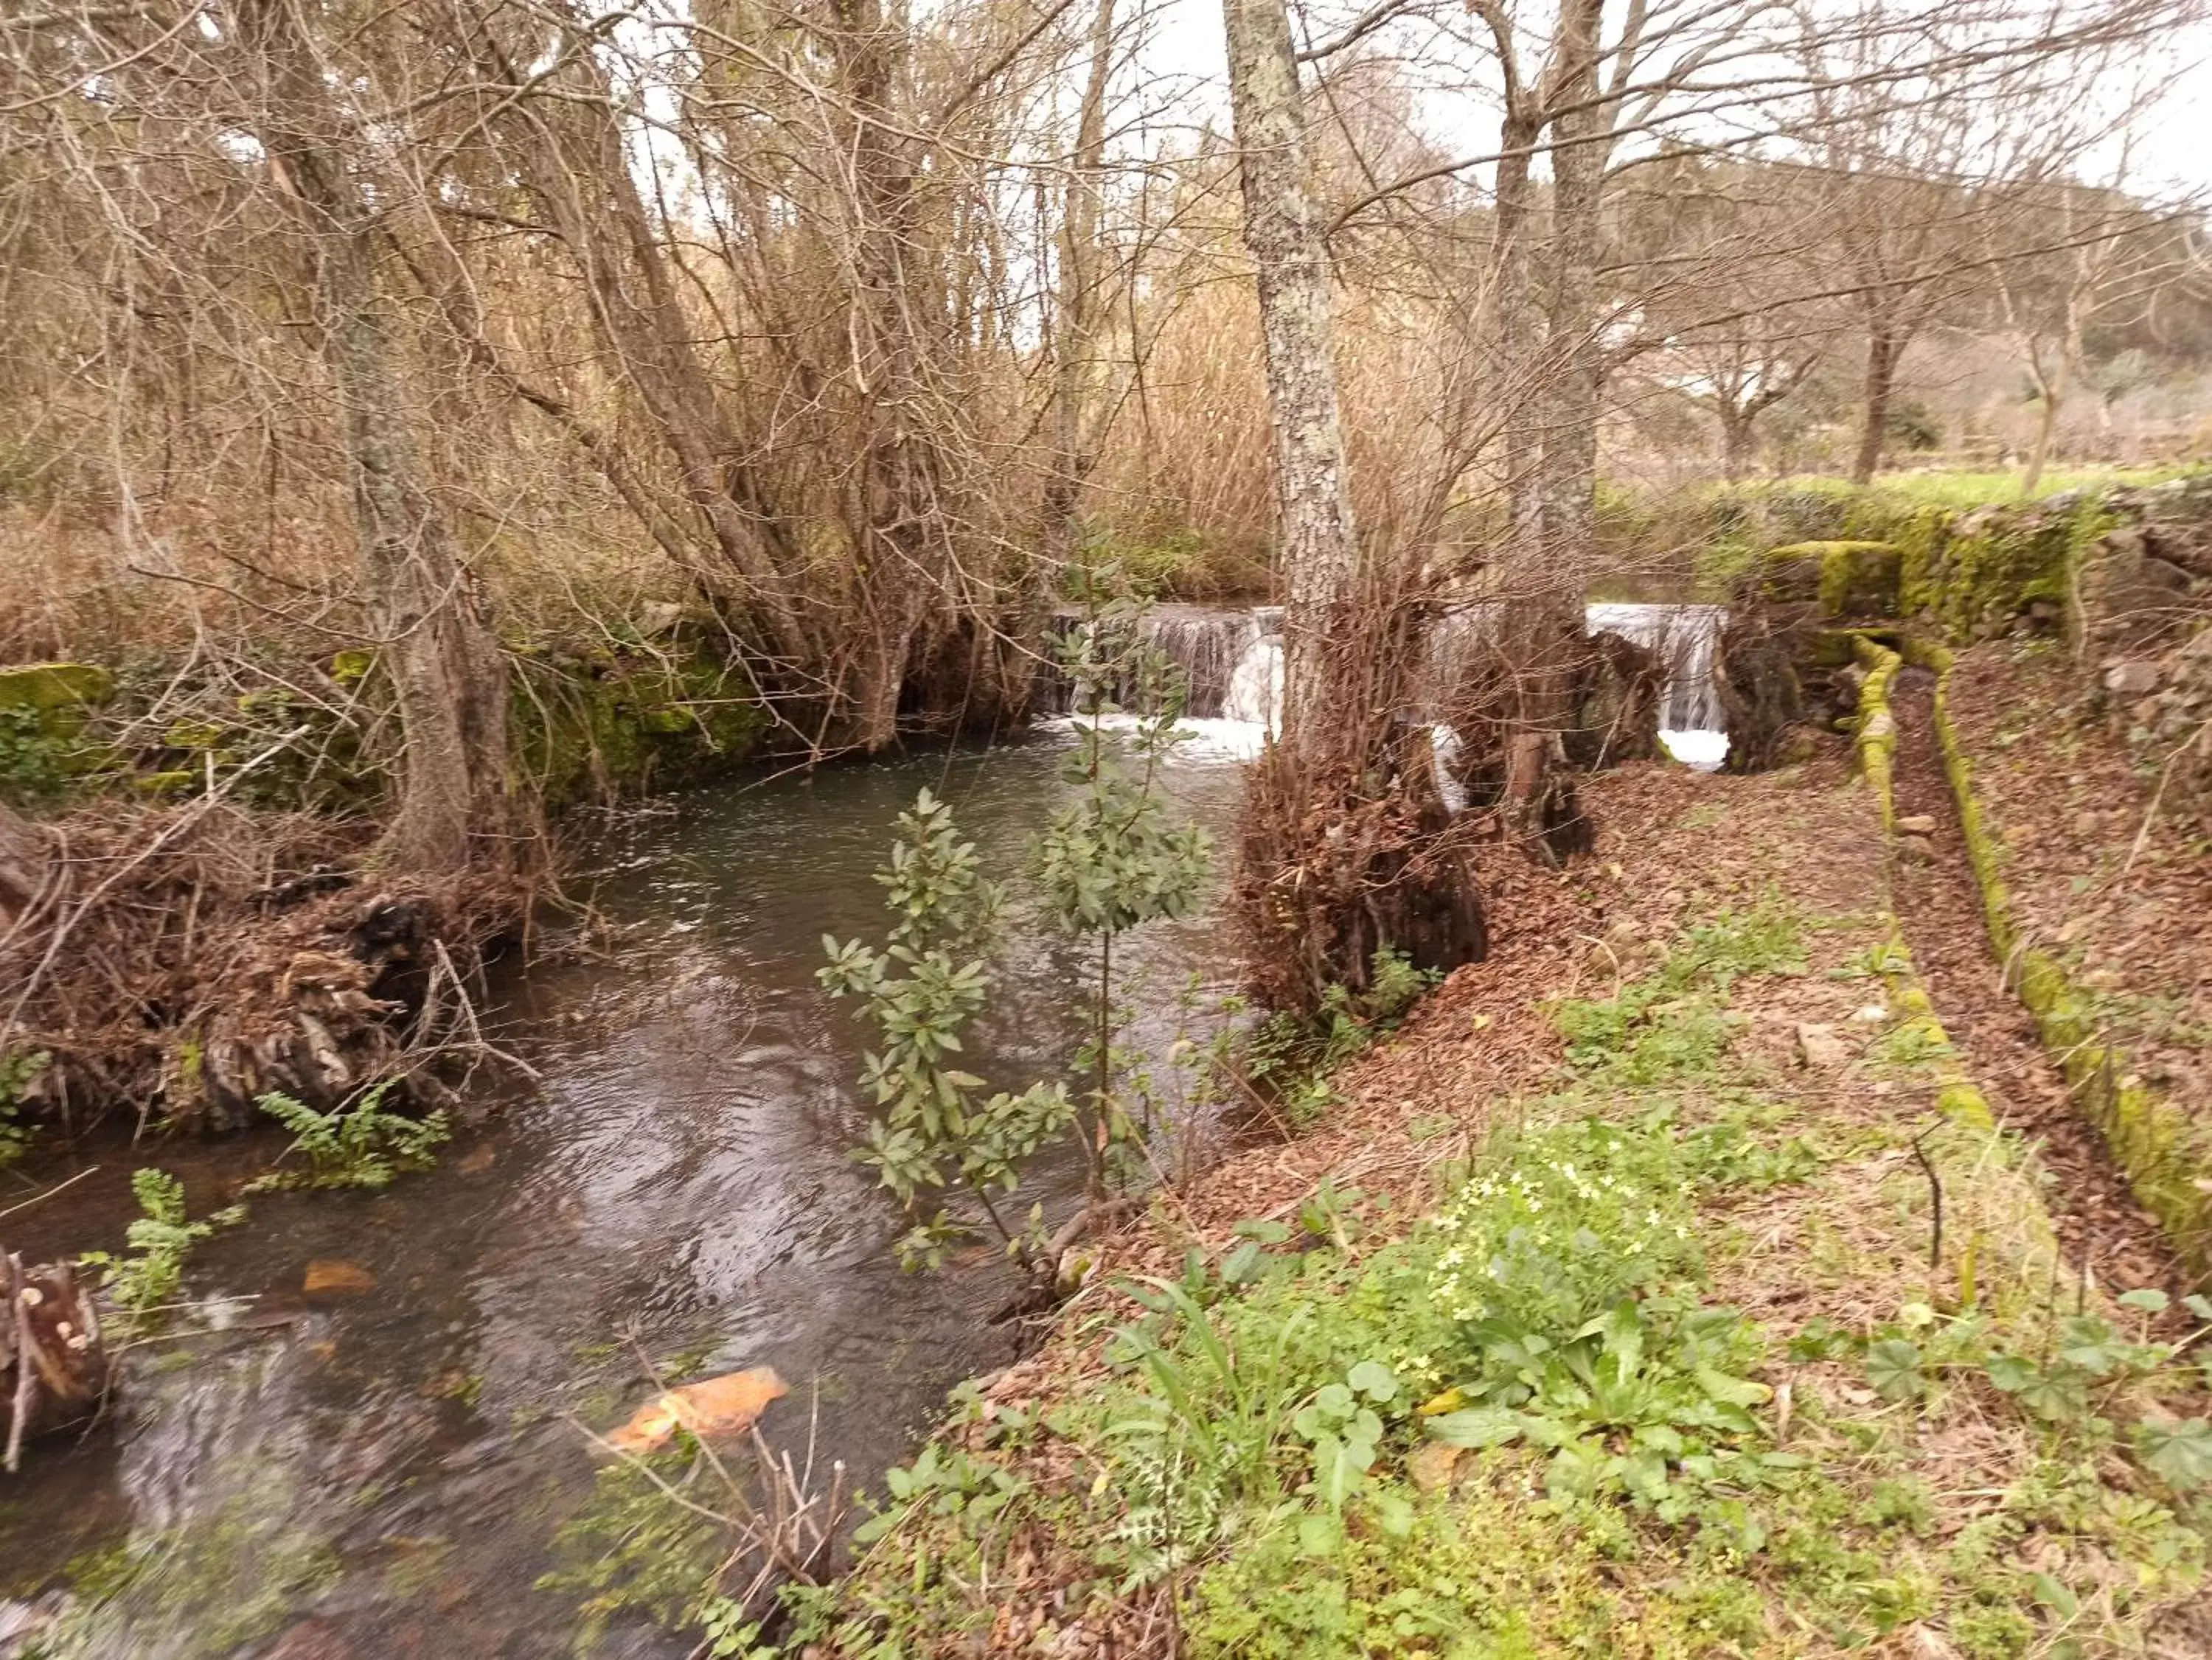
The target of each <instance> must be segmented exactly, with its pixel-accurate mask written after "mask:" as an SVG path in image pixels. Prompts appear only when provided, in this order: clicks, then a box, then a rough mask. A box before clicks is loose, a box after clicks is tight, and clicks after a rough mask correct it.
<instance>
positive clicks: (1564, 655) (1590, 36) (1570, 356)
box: [1499, 0, 1606, 860]
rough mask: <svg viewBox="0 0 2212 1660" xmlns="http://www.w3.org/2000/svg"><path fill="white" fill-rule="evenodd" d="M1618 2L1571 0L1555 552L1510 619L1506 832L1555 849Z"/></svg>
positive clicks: (1556, 363) (1555, 96)
mask: <svg viewBox="0 0 2212 1660" xmlns="http://www.w3.org/2000/svg"><path fill="white" fill-rule="evenodd" d="M1603 15H1604V0H1570V3H1569V4H1567V5H1566V6H1565V7H1564V8H1563V9H1561V12H1560V15H1559V35H1558V38H1557V39H1556V41H1555V42H1554V46H1553V64H1554V68H1555V70H1556V76H1554V77H1552V86H1553V91H1552V94H1551V97H1550V99H1549V100H1547V101H1548V102H1549V104H1550V105H1551V106H1552V107H1553V108H1555V109H1557V111H1558V113H1557V114H1556V115H1555V116H1553V118H1552V122H1551V142H1550V154H1551V160H1552V219H1553V226H1552V239H1551V245H1550V248H1549V250H1548V252H1549V255H1550V258H1549V261H1548V264H1547V288H1546V293H1545V296H1544V300H1545V307H1544V309H1545V341H1546V348H1547V349H1546V353H1545V366H1544V367H1545V373H1544V377H1543V383H1542V397H1541V404H1540V407H1541V410H1542V416H1541V424H1542V434H1541V436H1542V445H1543V448H1542V476H1541V484H1540V486H1539V498H1540V500H1539V504H1538V509H1539V514H1540V521H1541V537H1542V549H1543V553H1542V559H1541V566H1540V567H1539V568H1538V569H1537V570H1535V571H1534V572H1531V573H1528V574H1527V575H1526V576H1523V577H1522V578H1521V579H1520V583H1519V584H1518V585H1517V588H1518V591H1517V592H1516V596H1515V597H1514V599H1513V600H1512V602H1511V604H1510V610H1509V614H1508V618H1507V621H1506V623H1505V627H1506V630H1507V633H1508V637H1509V638H1510V639H1511V641H1512V642H1513V660H1512V664H1511V666H1512V669H1513V681H1512V685H1513V711H1512V715H1511V718H1510V724H1509V727H1508V730H1507V735H1506V739H1505V742H1506V754H1505V756H1504V763H1505V766H1504V791H1503V796H1502V799H1501V801H1500V803H1499V804H1500V809H1501V814H1502V818H1503V822H1504V829H1505V832H1506V833H1507V834H1508V835H1509V836H1511V837H1512V838H1514V839H1516V840H1517V841H1519V842H1520V843H1521V844H1522V846H1523V847H1525V848H1526V849H1527V850H1528V851H1530V852H1531V853H1534V854H1535V855H1536V856H1538V857H1541V858H1545V859H1547V860H1549V859H1553V858H1555V857H1557V856H1558V855H1559V852H1560V851H1563V850H1564V849H1565V848H1567V847H1571V846H1572V845H1574V837H1573V832H1572V831H1571V829H1570V827H1572V826H1576V825H1577V824H1578V822H1579V816H1580V815H1579V811H1578V809H1577V805H1576V801H1575V790H1574V782H1573V779H1572V777H1571V774H1570V773H1569V771H1568V767H1567V754H1566V741H1565V734H1566V729H1567V726H1568V724H1569V723H1570V722H1571V720H1572V719H1573V718H1574V702H1575V686H1576V680H1577V673H1578V670H1579V669H1580V668H1581V665H1582V660H1583V591H1584V588H1585V587H1586V585H1587V571H1588V567H1589V537H1590V520H1591V514H1592V511H1593V508H1594V506H1595V501H1596V496H1597V414H1598V391H1599V386H1600V384H1601V380H1602V379H1603V374H1604V356H1603V349H1602V342H1601V341H1600V340H1599V338H1598V318H1597V257H1598V203H1599V197H1600V193H1601V190H1602V188H1603V185H1604V176H1605V147H1604V144H1603V142H1602V139H1603V136H1604V130H1605V123H1606V117H1605V113H1604V109H1603V106H1601V103H1600V102H1599V100H1598V72H1597V71H1598V30H1599V25H1600V22H1601V19H1602V17H1603Z"/></svg>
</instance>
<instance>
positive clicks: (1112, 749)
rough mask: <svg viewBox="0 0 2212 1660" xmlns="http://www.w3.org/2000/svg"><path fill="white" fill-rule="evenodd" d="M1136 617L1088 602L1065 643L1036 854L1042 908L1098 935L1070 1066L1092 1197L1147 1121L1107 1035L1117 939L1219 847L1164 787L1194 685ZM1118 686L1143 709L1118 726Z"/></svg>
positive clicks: (1185, 887) (1198, 879) (1114, 1023)
mask: <svg viewBox="0 0 2212 1660" xmlns="http://www.w3.org/2000/svg"><path fill="white" fill-rule="evenodd" d="M1139 615H1141V609H1140V608H1139V607H1136V606H1133V605H1132V604H1130V603H1127V601H1123V600H1109V601H1107V602H1105V603H1103V604H1095V605H1094V606H1093V608H1092V612H1091V616H1090V617H1088V618H1087V619H1086V620H1085V621H1083V622H1081V623H1079V624H1078V625H1077V626H1076V627H1074V628H1073V630H1071V631H1070V632H1069V633H1068V634H1067V636H1066V639H1064V640H1063V641H1062V643H1061V647H1060V663H1061V666H1062V667H1063V668H1064V669H1065V670H1066V673H1067V676H1068V678H1069V680H1070V682H1072V683H1073V707H1074V708H1076V709H1077V710H1079V712H1081V714H1082V717H1083V718H1082V719H1081V720H1080V721H1079V723H1078V731H1079V737H1078V741H1077V743H1076V747H1075V750H1074V752H1073V754H1071V755H1070V756H1069V758H1068V760H1067V762H1066V766H1064V767H1063V768H1062V776H1063V777H1064V778H1065V779H1066V781H1067V783H1068V784H1069V785H1071V786H1073V799H1072V800H1071V801H1070V802H1069V803H1068V805H1067V806H1066V807H1065V808H1063V809H1061V810H1060V812H1059V813H1057V814H1055V815H1054V818H1053V821H1052V823H1051V825H1050V827H1048V829H1047V830H1046V831H1045V833H1044V834H1043V835H1042V837H1041V838H1039V840H1038V845H1037V852H1036V863H1037V875H1038V880H1039V886H1040V891H1041V896H1042V903H1043V909H1044V914H1045V917H1046V918H1047V919H1048V921H1050V922H1051V923H1052V924H1054V926H1055V927H1058V928H1060V930H1063V931H1064V932H1066V933H1068V934H1072V935H1074V936H1077V937H1078V938H1081V939H1088V940H1094V941H1096V942H1097V955H1096V958H1095V962H1094V969H1093V972H1094V974H1095V979H1094V982H1093V986H1092V990H1091V1010H1090V1016H1091V1018H1090V1021H1089V1026H1090V1036H1089V1039H1088V1040H1087V1041H1086V1042H1085V1045H1084V1047H1083V1049H1082V1051H1080V1052H1079V1054H1078V1056H1077V1057H1076V1069H1077V1071H1078V1073H1079V1075H1083V1076H1085V1077H1086V1078H1088V1079H1089V1081H1090V1087H1089V1089H1088V1090H1087V1091H1085V1094H1084V1097H1083V1099H1082V1100H1081V1101H1080V1102H1079V1108H1078V1111H1079V1116H1080V1118H1081V1125H1082V1130H1083V1136H1082V1142H1083V1146H1084V1149H1085V1154H1087V1156H1088V1157H1089V1160H1090V1164H1091V1170H1090V1188H1091V1197H1092V1198H1093V1199H1098V1198H1102V1197H1104V1196H1105V1193H1106V1190H1107V1187H1108V1184H1109V1178H1110V1177H1111V1176H1112V1175H1113V1174H1114V1173H1115V1172H1114V1170H1113V1165H1114V1163H1115V1160H1116V1159H1117V1158H1125V1157H1127V1155H1130V1154H1133V1153H1134V1152H1135V1150H1136V1148H1138V1146H1139V1144H1140V1142H1141V1139H1142V1137H1143V1136H1144V1135H1145V1134H1146V1132H1147V1131H1148V1130H1149V1129H1150V1128H1151V1126H1150V1125H1149V1124H1145V1123H1140V1122H1139V1119H1138V1118H1133V1117H1132V1115H1131V1113H1130V1111H1129V1107H1130V1105H1131V1101H1130V1100H1129V1097H1130V1096H1131V1095H1132V1094H1136V1095H1139V1096H1143V1098H1144V1099H1146V1100H1149V1096H1148V1095H1145V1094H1144V1092H1143V1091H1142V1089H1141V1087H1140V1081H1139V1080H1137V1079H1135V1078H1134V1077H1133V1070H1134V1067H1135V1064H1136V1057H1133V1056H1132V1055H1131V1054H1130V1053H1129V1052H1128V1051H1127V1050H1125V1049H1123V1048H1122V1047H1121V1046H1119V1045H1116V1044H1115V1041H1114V1038H1115V1032H1116V1031H1117V1030H1118V1029H1119V1027H1121V1024H1122V1021H1123V1016H1122V1011H1121V1010H1120V1009H1117V1008H1116V1007H1115V1001H1114V984H1115V983H1114V948H1115V942H1116V941H1117V940H1119V939H1120V937H1121V936H1122V935H1123V934H1125V933H1127V931H1128V930H1131V929H1133V928H1136V927H1139V926H1141V925H1142V924H1146V923H1148V922H1154V921H1158V920H1161V919H1163V918H1173V917H1186V916H1188V915H1189V914H1190V913H1191V912H1193V911H1194V910H1195V909H1196V908H1197V906H1198V903H1199V900H1200V897H1201V895H1202V894H1203V892H1204V889H1205V883H1206V873H1207V870H1208V869H1209V868H1210V867H1211V864H1212V852H1213V849H1212V839H1211V838H1210V837H1209V836H1208V835H1207V834H1206V832H1205V831H1204V830H1203V829H1201V828H1200V827H1198V826H1196V825H1193V824H1188V823H1186V822H1182V821H1180V820H1178V819H1177V818H1176V816H1175V815H1174V814H1173V813H1172V812H1171V811H1170V808H1169V804H1168V803H1167V801H1166V799H1165V797H1164V792H1163V791H1162V788H1161V776H1160V774H1161V769H1162V767H1163V766H1164V765H1165V763H1166V761H1167V759H1168V757H1169V755H1170V754H1171V753H1172V752H1173V750H1174V748H1175V746H1176V744H1177V743H1178V742H1182V734H1181V733H1179V732H1178V730H1176V721H1177V720H1178V719H1179V718H1181V716H1182V712H1183V707H1184V705H1185V702H1186V700H1187V699H1188V686H1187V684H1186V683H1185V682H1184V679H1183V676H1182V672H1181V671H1180V670H1179V669H1176V666H1175V665H1174V664H1173V663H1170V661H1169V660H1168V658H1167V657H1165V656H1164V654H1163V653H1162V652H1160V651H1158V650H1157V649H1156V648H1153V647H1152V646H1150V645H1146V643H1145V642H1144V640H1143V639H1142V638H1141V636H1140V635H1139V633H1137V630H1136V627H1135V623H1136V621H1137V618H1138V616H1139ZM1124 696H1126V697H1127V698H1128V700H1130V702H1131V703H1132V704H1133V706H1134V707H1135V708H1136V709H1137V710H1138V711H1139V715H1138V717H1137V719H1136V721H1135V724H1133V726H1131V727H1129V728H1127V730H1119V729H1117V728H1116V727H1115V725H1114V724H1112V723H1111V722H1110V721H1109V717H1111V716H1114V715H1117V714H1120V713H1121V712H1122V705H1121V702H1120V701H1119V699H1121V697H1124ZM1125 1086H1126V1087H1125ZM1143 1117H1145V1118H1149V1117H1150V1114H1149V1112H1148V1111H1147V1112H1146V1113H1144V1114H1143Z"/></svg>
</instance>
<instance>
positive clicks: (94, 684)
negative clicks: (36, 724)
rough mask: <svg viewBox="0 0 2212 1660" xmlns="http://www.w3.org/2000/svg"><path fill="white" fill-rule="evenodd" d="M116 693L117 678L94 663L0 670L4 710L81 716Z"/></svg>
mask: <svg viewBox="0 0 2212 1660" xmlns="http://www.w3.org/2000/svg"><path fill="white" fill-rule="evenodd" d="M114 693H115V676H112V675H111V674H110V673H108V671H107V670H106V669H103V668H101V667H100V665H99V664H98V663H24V664H21V666H19V667H16V668H13V669H0V709H29V710H32V711H34V712H36V713H38V714H40V716H52V715H60V716H64V717H65V718H67V717H73V716H80V715H82V712H83V711H84V710H85V709H87V708H88V707H91V706H95V705H98V704H102V703H105V702H106V701H107V700H108V699H109V698H110V697H112V696H113V695H114Z"/></svg>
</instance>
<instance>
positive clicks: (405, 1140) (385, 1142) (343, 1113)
mask: <svg viewBox="0 0 2212 1660" xmlns="http://www.w3.org/2000/svg"><path fill="white" fill-rule="evenodd" d="M393 1082H394V1080H392V1079H389V1078H387V1079H386V1080H385V1081H383V1082H382V1083H380V1084H378V1085H377V1086H376V1087H374V1088H373V1089H371V1090H369V1091H368V1093H367V1094H364V1095H362V1097H361V1098H360V1099H359V1100H356V1101H355V1102H354V1103H353V1104H352V1105H351V1106H336V1107H333V1108H332V1109H331V1111H330V1112H317V1111H315V1109H314V1108H313V1107H312V1106H308V1105H307V1103H306V1102H305V1101H302V1100H297V1099H295V1097H293V1096H290V1095H286V1094H280V1093H274V1092H272V1093H271V1094H266V1095H264V1096H262V1097H261V1100H260V1106H261V1110H262V1111H263V1112H266V1113H267V1114H268V1115H269V1116H270V1118H274V1119H276V1121H277V1122H278V1123H279V1124H283V1126H284V1128H285V1129H287V1130H290V1131H291V1132H292V1144H291V1146H289V1147H288V1148H285V1149H284V1154H283V1156H284V1157H287V1158H289V1156H291V1154H295V1153H300V1154H306V1156H307V1169H306V1170H304V1171H278V1170H272V1171H270V1172H269V1173H268V1174H267V1175H265V1176H263V1177H260V1178H258V1179H257V1180H255V1181H254V1182H253V1183H252V1184H250V1185H249V1186H248V1187H247V1189H246V1191H247V1192H249V1193H260V1192H267V1191H269V1190H272V1189H276V1188H286V1187H313V1188H343V1187H358V1188H366V1189H368V1190H370V1191H372V1192H374V1191H377V1190H381V1189H384V1188H386V1187H389V1186H391V1185H392V1181H393V1179H394V1178H397V1177H398V1176H399V1175H400V1174H401V1173H402V1172H404V1171H410V1170H421V1169H423V1168H425V1167H427V1166H428V1165H430V1164H431V1163H432V1162H434V1160H435V1158H436V1156H437V1149H438V1148H439V1147H440V1146H441V1145H442V1144H443V1143H444V1142H445V1141H446V1140H447V1137H448V1136H451V1135H452V1133H453V1131H452V1129H451V1127H450V1126H449V1125H448V1124H447V1120H446V1115H445V1114H444V1113H442V1112H433V1113H431V1114H430V1115H429V1116H428V1117H427V1118H408V1117H407V1116H406V1115H405V1114H404V1113H399V1112H386V1111H385V1110H384V1099H385V1097H386V1095H388V1094H390V1093H391V1091H392V1084H393Z"/></svg>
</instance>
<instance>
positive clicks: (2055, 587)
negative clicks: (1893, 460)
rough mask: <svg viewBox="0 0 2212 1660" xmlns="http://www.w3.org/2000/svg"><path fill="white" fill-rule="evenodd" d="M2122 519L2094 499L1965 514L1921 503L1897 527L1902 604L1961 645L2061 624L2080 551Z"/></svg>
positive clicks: (2065, 499) (2055, 499)
mask: <svg viewBox="0 0 2212 1660" xmlns="http://www.w3.org/2000/svg"><path fill="white" fill-rule="evenodd" d="M2117 522H2118V519H2117V516H2116V515H2115V514H2114V513H2113V512H2112V509H2111V508H2110V507H2109V506H2107V505H2106V503H2104V502H2102V501H2100V500H2095V499H2093V498H2078V499H2077V498H2072V497H2066V496H2054V497H2052V498H2051V500H2048V501H2045V502H2043V503H2040V504H2039V505H2037V506H2033V507H2026V508H2007V507H1981V508H1977V509H1976V510H1975V511H1974V512H1971V513H1965V514H1958V513H1952V512H1946V511H1943V510H1942V509H1938V508H1926V509H1923V510H1922V511H1921V512H1917V513H1915V514H1913V515H1912V516H1911V518H1910V519H1908V520H1907V521H1906V523H1905V524H1904V525H1903V526H1902V527H1901V528H1900V530H1899V532H1898V542H1899V549H1900V551H1901V552H1902V554H1903V555H1904V568H1903V570H1902V573H1901V574H1900V578H1899V599H1900V602H1901V603H1902V605H1903V607H1904V609H1905V613H1906V615H1911V616H1916V617H1922V618H1925V619H1927V620H1929V621H1933V622H1934V623H1935V624H1936V627H1938V628H1939V629H1940V630H1941V631H1942V635H1943V637H1944V638H1945V639H1949V640H1954V641H1956V642H1959V643H1961V644H1964V643H1967V642H1971V641H1973V640H1978V639H1993V638H1995V637H1996V636H1997V635H1999V634H2002V633H2008V632H2009V631H2010V630H2012V629H2014V628H2015V627H2019V626H2021V623H2022V622H2023V621H2025V622H2026V623H2027V626H2029V627H2035V628H2042V629H2045V630H2056V629H2057V627H2060V626H2061V624H2062V621H2063V618H2064V616H2065V615H2066V610H2067V607H2068V603H2069V595H2070V593H2071V592H2072V589H2073V584H2074V574H2075V571H2076V570H2077V569H2078V568H2079V567H2080V565H2081V560H2082V557H2083V555H2084V554H2085V553H2086V552H2087V549H2088V548H2089V547H2090V545H2091V544H2092V543H2093V542H2095V541H2096V540H2097V538H2098V537H2099V536H2102V535H2103V534H2104V533H2105V532H2106V530H2110V529H2111V528H2112V525H2113V524H2115V523H2117Z"/></svg>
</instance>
